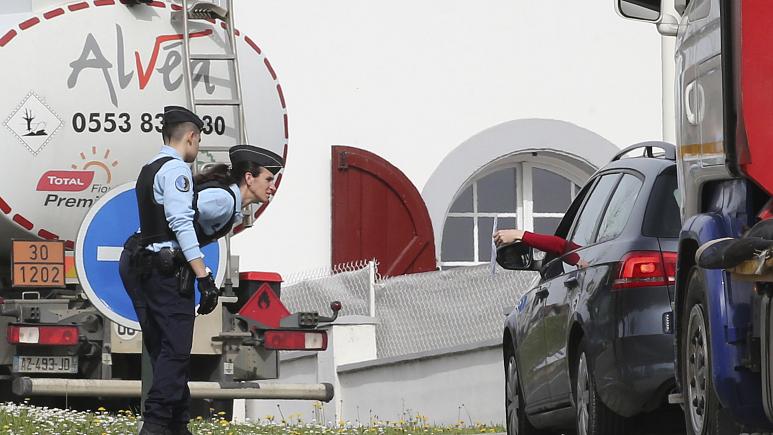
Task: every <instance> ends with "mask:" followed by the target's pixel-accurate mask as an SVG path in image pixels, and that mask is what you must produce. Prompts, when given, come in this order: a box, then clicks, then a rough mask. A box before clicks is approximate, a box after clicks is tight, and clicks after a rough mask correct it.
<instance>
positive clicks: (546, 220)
mask: <svg viewBox="0 0 773 435" xmlns="http://www.w3.org/2000/svg"><path fill="white" fill-rule="evenodd" d="M559 223H561V218H552V217H535V218H534V232H535V233H540V234H555V233H556V228H558V224H559Z"/></svg>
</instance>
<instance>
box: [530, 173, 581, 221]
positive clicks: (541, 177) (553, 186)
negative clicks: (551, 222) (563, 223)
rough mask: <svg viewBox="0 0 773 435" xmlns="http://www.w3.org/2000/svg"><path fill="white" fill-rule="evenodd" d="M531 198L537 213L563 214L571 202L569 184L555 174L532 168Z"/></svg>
mask: <svg viewBox="0 0 773 435" xmlns="http://www.w3.org/2000/svg"><path fill="white" fill-rule="evenodd" d="M531 180H532V181H531V185H532V188H531V189H532V198H533V199H534V211H535V212H537V213H563V212H565V211H566V209H567V208H568V207H569V204H570V203H571V202H572V198H571V196H572V186H571V182H570V181H569V180H567V179H566V178H564V177H562V176H560V175H558V174H556V173H555V172H551V171H547V170H545V169H540V168H533V169H532V171H531Z"/></svg>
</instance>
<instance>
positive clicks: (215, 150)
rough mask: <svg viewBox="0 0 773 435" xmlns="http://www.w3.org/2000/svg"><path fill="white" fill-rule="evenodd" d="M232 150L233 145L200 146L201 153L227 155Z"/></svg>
mask: <svg viewBox="0 0 773 435" xmlns="http://www.w3.org/2000/svg"><path fill="white" fill-rule="evenodd" d="M229 149H231V145H223V146H219V145H199V152H208V153H218V152H222V153H226V152H228V150H229Z"/></svg>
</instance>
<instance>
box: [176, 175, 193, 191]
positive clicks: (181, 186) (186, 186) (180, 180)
mask: <svg viewBox="0 0 773 435" xmlns="http://www.w3.org/2000/svg"><path fill="white" fill-rule="evenodd" d="M174 187H176V188H177V190H179V191H180V192H187V191H189V190H191V180H189V179H188V177H186V176H185V175H180V176H179V177H177V179H176V180H174Z"/></svg>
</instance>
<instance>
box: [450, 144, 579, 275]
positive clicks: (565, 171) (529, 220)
mask: <svg viewBox="0 0 773 435" xmlns="http://www.w3.org/2000/svg"><path fill="white" fill-rule="evenodd" d="M534 154H536V153H532V152H529V153H528V154H521V155H516V156H511V157H508V158H503V159H500V160H497V161H494V162H492V163H491V164H489V165H487V166H486V167H485V168H483V169H482V170H480V171H478V172H477V173H475V174H474V175H473V176H471V177H470V178H469V179H468V180H467V181H466V182H465V183H464V185H463V188H461V189H459V191H458V192H457V193H456V195H454V199H453V200H452V201H451V203H450V204H449V206H448V211H447V212H446V215H445V218H444V221H443V222H444V225H445V221H446V220H447V219H448V218H450V217H453V218H470V219H472V220H473V228H472V231H473V260H472V261H443V260H442V258H443V253H442V251H441V252H440V255H439V258H440V261H439V262H438V265H439V266H440V268H441V269H442V268H445V267H459V266H478V265H481V264H488V263H489V261H490V260H489V259H488V258H485V259H482V258H480V257H479V255H480V242H481V241H480V238H479V226H478V219H479V218H486V217H489V218H493V217H497V218H500V219H501V218H515V220H516V225H517V228H522V229H524V230H526V231H533V230H534V219H535V218H559V219H563V217H564V214H565V213H566V211H564V212H562V213H557V212H534V200H533V185H532V181H533V177H532V171H533V169H534V168H538V169H542V170H546V171H549V172H552V173H554V174H556V175H559V176H561V177H563V178H565V179H566V180H567V181H569V185H570V187H569V188H570V189H571V190H570V196H569V198H570V203H569V205H568V206H567V210H568V209H569V207H571V204H572V203H573V202H574V199H575V198H576V196H577V195H578V194H579V193H580V192H581V191H582V189H583V188H584V186H585V185H586V184H587V182H588V180H587V174H585V173H583V171H581V170H580V169H578V168H576V167H574V166H572V165H571V164H569V163H567V162H565V161H563V160H561V159H558V158H555V157H551V156H544V155H534ZM513 157H515V158H513ZM511 168H512V169H514V170H515V174H516V175H515V179H516V186H515V188H516V204H515V208H516V210H515V212H514V213H496V212H478V181H479V180H480V179H482V178H484V177H486V176H488V175H491V174H493V173H495V172H498V171H501V170H505V169H511ZM470 187H472V189H473V190H472V206H473V208H472V210H473V211H472V212H451V211H450V209H451V207H453V204H454V203H455V202H456V200H457V199H458V198H459V197H460V196H461V194H462V193H464V192H465V191H466V190H467V189H468V188H470ZM559 225H560V223H559ZM500 228H502V227H500ZM442 235H443V233H442V232H441V237H442ZM442 245H443V243H442V240H441V243H440V246H441V250H442Z"/></svg>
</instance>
